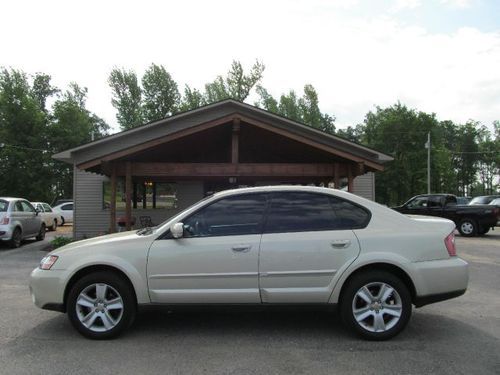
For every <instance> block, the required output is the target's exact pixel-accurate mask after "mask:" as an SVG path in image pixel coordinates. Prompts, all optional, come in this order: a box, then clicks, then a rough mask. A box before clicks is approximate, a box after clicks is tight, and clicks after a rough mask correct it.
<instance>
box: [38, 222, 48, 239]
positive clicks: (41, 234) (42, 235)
mask: <svg viewBox="0 0 500 375" xmlns="http://www.w3.org/2000/svg"><path fill="white" fill-rule="evenodd" d="M46 232H47V229H46V228H45V223H42V225H41V226H40V231H39V232H38V235H37V236H36V240H37V241H43V240H44V239H45V233H46Z"/></svg>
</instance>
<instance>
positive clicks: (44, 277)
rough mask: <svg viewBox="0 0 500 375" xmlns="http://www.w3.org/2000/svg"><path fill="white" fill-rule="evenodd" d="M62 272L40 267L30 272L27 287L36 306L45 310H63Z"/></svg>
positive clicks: (63, 285)
mask: <svg viewBox="0 0 500 375" xmlns="http://www.w3.org/2000/svg"><path fill="white" fill-rule="evenodd" d="M64 272H65V271H62V270H41V269H40V268H35V269H34V270H33V271H32V272H31V275H30V282H29V288H30V293H31V298H32V299H33V303H34V304H35V305H36V306H38V307H40V308H42V309H46V310H55V311H62V312H63V311H64V287H65V284H64V282H63V280H64V277H63V275H64Z"/></svg>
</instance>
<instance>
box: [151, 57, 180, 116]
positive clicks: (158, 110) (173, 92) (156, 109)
mask: <svg viewBox="0 0 500 375" xmlns="http://www.w3.org/2000/svg"><path fill="white" fill-rule="evenodd" d="M142 88H143V89H142V90H143V93H144V102H143V113H144V120H145V121H153V120H158V119H162V118H164V117H167V116H170V115H172V114H173V113H175V112H177V110H178V108H179V104H180V95H179V90H178V89H177V83H176V82H175V81H174V80H173V79H172V77H171V76H170V74H169V73H168V72H167V70H166V69H165V68H164V67H163V66H161V65H156V64H151V66H150V67H149V68H148V69H147V70H146V72H145V73H144V76H143V77H142Z"/></svg>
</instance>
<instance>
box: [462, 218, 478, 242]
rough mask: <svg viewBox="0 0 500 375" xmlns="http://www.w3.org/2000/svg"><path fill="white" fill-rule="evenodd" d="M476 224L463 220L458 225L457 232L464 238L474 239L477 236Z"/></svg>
mask: <svg viewBox="0 0 500 375" xmlns="http://www.w3.org/2000/svg"><path fill="white" fill-rule="evenodd" d="M477 229H478V227H477V223H476V222H475V221H474V220H472V219H469V218H465V219H463V220H461V221H460V223H458V231H459V232H460V234H461V235H462V236H464V237H474V236H477V233H478V231H477Z"/></svg>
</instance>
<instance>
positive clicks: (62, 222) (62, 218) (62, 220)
mask: <svg viewBox="0 0 500 375" xmlns="http://www.w3.org/2000/svg"><path fill="white" fill-rule="evenodd" d="M64 223H65V221H64V217H62V216H61V227H62V226H63V225H64Z"/></svg>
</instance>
